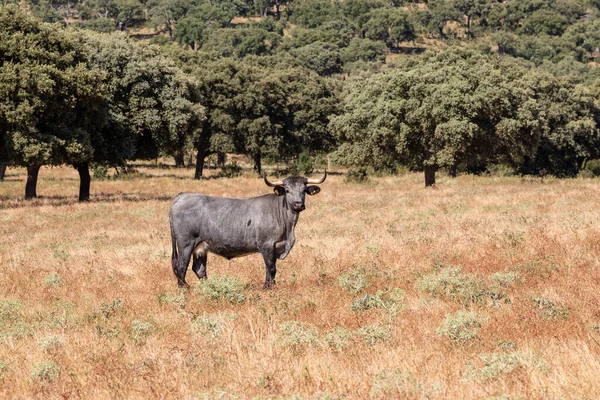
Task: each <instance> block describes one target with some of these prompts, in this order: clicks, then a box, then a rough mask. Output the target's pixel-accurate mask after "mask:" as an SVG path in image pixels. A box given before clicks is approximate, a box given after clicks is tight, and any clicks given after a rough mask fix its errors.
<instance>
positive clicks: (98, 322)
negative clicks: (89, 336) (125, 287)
mask: <svg viewBox="0 0 600 400" xmlns="http://www.w3.org/2000/svg"><path fill="white" fill-rule="evenodd" d="M124 304H125V303H124V302H123V300H121V299H117V300H113V301H110V302H104V303H101V304H100V305H99V306H98V307H96V309H95V310H94V311H93V312H92V313H91V314H90V315H89V316H88V320H89V322H90V323H92V325H93V327H94V331H95V332H96V334H98V335H99V336H102V337H105V338H107V339H115V338H117V337H119V336H120V334H121V325H122V322H121V318H122V316H123V314H124V309H123V306H124Z"/></svg>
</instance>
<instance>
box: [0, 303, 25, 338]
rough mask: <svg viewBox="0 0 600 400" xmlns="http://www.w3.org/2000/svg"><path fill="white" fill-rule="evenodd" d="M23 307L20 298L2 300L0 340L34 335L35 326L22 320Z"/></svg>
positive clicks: (0, 304)
mask: <svg viewBox="0 0 600 400" xmlns="http://www.w3.org/2000/svg"><path fill="white" fill-rule="evenodd" d="M21 307H22V304H21V302H20V301H18V300H0V342H2V341H5V340H18V339H22V338H24V337H25V336H32V335H33V327H32V326H31V325H29V324H27V323H25V322H23V321H22V320H21V318H22V316H23V315H22V312H21Z"/></svg>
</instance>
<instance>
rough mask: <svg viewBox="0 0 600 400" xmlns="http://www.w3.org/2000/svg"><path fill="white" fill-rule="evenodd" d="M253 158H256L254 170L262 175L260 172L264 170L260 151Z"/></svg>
mask: <svg viewBox="0 0 600 400" xmlns="http://www.w3.org/2000/svg"><path fill="white" fill-rule="evenodd" d="M252 158H253V159H254V171H256V173H257V174H259V175H260V173H261V172H262V166H261V154H260V151H259V152H258V153H256V154H254V156H252Z"/></svg>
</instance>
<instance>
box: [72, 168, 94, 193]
mask: <svg viewBox="0 0 600 400" xmlns="http://www.w3.org/2000/svg"><path fill="white" fill-rule="evenodd" d="M74 167H75V168H76V169H77V172H79V201H90V182H91V178H90V166H89V164H88V163H86V162H84V163H80V164H77V165H74Z"/></svg>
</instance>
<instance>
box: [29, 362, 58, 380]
mask: <svg viewBox="0 0 600 400" xmlns="http://www.w3.org/2000/svg"><path fill="white" fill-rule="evenodd" d="M59 376H60V367H59V366H58V365H57V364H56V363H55V362H54V361H43V362H41V363H38V364H36V365H34V366H33V368H32V370H31V380H33V381H36V382H39V383H42V384H49V383H52V382H54V381H55V380H56V379H57V378H58V377H59Z"/></svg>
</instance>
